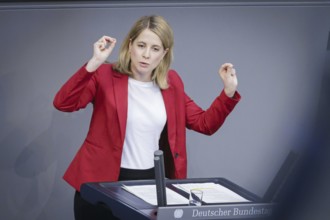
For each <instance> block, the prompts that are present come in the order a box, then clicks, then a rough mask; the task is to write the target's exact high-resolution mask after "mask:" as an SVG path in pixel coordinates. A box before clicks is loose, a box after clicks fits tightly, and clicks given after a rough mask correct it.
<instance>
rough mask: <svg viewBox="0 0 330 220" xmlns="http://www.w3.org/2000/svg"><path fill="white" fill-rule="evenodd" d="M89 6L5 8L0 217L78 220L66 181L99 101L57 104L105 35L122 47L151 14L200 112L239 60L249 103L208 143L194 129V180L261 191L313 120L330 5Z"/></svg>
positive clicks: (1, 14) (0, 18) (1, 22)
mask: <svg viewBox="0 0 330 220" xmlns="http://www.w3.org/2000/svg"><path fill="white" fill-rule="evenodd" d="M85 6H86V7H85ZM85 6H84V5H82V4H70V5H65V4H64V5H63V4H62V5H52V4H50V5H46V4H44V5H43V4H39V5H38V6H31V5H28V4H26V5H23V6H22V7H21V6H20V5H4V4H3V5H0V30H1V34H0V39H1V41H0V48H1V59H0V67H1V68H0V103H1V104H0V105H1V108H0V147H1V154H0V176H1V181H0V195H1V199H0V219H6V220H9V219H10V220H11V219H20V220H25V219H26V220H27V219H29V220H30V219H37V220H52V219H73V211H72V200H73V194H74V191H73V189H72V188H71V187H70V186H69V185H68V184H67V183H66V182H64V181H63V180H62V175H63V173H64V171H65V169H66V168H67V166H68V165H69V163H70V161H71V160H72V158H73V156H74V155H75V153H76V152H77V150H78V148H79V146H80V144H81V143H82V141H83V139H84V137H85V135H86V132H87V129H88V124H89V120H90V115H91V106H88V107H87V108H86V109H85V110H81V111H79V112H75V113H62V112H58V111H56V110H55V109H54V108H53V106H52V101H53V97H54V95H55V93H56V92H57V90H58V89H59V88H60V86H61V85H62V84H63V83H64V82H65V81H66V80H67V79H68V78H69V77H70V76H71V75H72V74H73V73H74V72H75V71H76V70H77V69H78V68H79V67H80V66H81V65H82V64H83V63H84V62H86V61H87V60H88V59H89V58H90V56H91V55H92V44H93V42H94V41H95V40H97V39H98V38H99V37H100V36H102V35H104V34H106V35H111V36H113V37H116V38H117V41H118V42H119V43H121V42H122V40H123V38H124V36H125V35H126V33H127V32H128V30H129V29H130V27H131V25H132V23H133V22H134V21H135V20H136V19H137V18H139V17H140V16H142V15H149V14H159V15H162V16H164V17H165V18H166V19H167V20H168V22H169V23H170V25H171V26H172V28H173V30H174V34H175V50H174V53H175V59H174V62H173V65H172V67H173V68H174V69H176V70H177V71H178V72H179V74H180V75H181V77H182V79H183V81H184V82H185V86H186V92H187V93H188V94H189V95H190V96H191V97H192V98H193V99H194V100H195V102H197V103H198V104H199V105H200V106H201V107H203V108H207V107H208V106H209V104H210V103H211V102H212V100H213V99H214V98H215V96H216V95H217V94H218V93H219V92H220V91H221V89H222V86H223V85H222V83H221V80H220V78H219V76H218V74H217V71H218V68H219V66H220V65H221V64H222V63H224V62H232V63H233V64H234V65H235V67H236V70H237V75H238V79H239V88H238V89H239V92H240V93H241V95H242V101H241V102H240V103H239V104H238V105H237V107H236V109H235V110H234V112H233V113H232V114H231V115H230V116H229V118H228V119H227V121H226V122H225V124H224V125H223V127H222V128H221V129H220V130H219V132H217V133H216V134H215V135H213V136H211V137H207V136H204V135H201V134H198V133H195V132H192V131H188V133H187V140H188V142H187V145H188V149H187V150H188V160H189V164H188V165H189V166H188V176H189V177H225V178H227V179H229V180H231V181H233V182H235V183H237V184H239V185H241V186H243V187H245V188H246V189H248V190H250V191H252V192H254V193H256V194H258V195H260V196H262V195H263V193H264V192H265V190H266V189H267V187H268V186H269V183H270V181H271V179H272V178H273V177H274V175H275V173H276V172H277V170H278V169H279V166H280V165H281V163H282V162H283V160H284V158H285V156H286V154H287V153H288V151H289V150H290V149H293V148H299V147H300V146H302V145H303V143H304V140H305V138H306V135H307V134H308V132H309V128H310V124H311V122H312V121H313V117H314V111H315V106H316V104H317V101H318V92H319V85H320V81H321V75H322V73H323V68H324V55H325V52H326V51H325V48H326V44H327V39H328V33H329V30H330V6H329V5H327V4H309V3H301V4H299V3H298V4H285V3H278V4H277V3H275V4H260V3H258V4H252V3H251V4H249V3H245V4H236V3H235V4H234V3H233V4H221V3H218V4H217V3H212V2H211V3H209V4H207V3H205V2H204V3H196V2H195V3H191V4H189V3H188V4H183V3H167V4H165V3H159V4H156V3H154V4H136V3H134V4H129V3H127V4H102V5H97V4H94V6H95V7H90V6H92V5H88V4H87V5H85ZM99 6H102V7H99ZM118 48H119V46H117V48H116V49H115V51H114V53H113V54H112V56H111V57H110V59H109V60H110V61H114V60H116V57H117V54H118Z"/></svg>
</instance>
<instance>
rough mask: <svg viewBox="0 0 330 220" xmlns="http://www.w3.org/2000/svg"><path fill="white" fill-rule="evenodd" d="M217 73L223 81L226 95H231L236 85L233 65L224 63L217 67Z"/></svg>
mask: <svg viewBox="0 0 330 220" xmlns="http://www.w3.org/2000/svg"><path fill="white" fill-rule="evenodd" d="M219 75H220V77H221V79H222V81H223V84H224V91H225V93H226V95H227V96H228V97H233V96H234V94H235V91H236V89H237V85H238V82H237V77H236V70H235V69H234V65H233V64H231V63H224V64H223V65H222V66H221V67H220V69H219Z"/></svg>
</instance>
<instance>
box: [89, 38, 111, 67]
mask: <svg viewBox="0 0 330 220" xmlns="http://www.w3.org/2000/svg"><path fill="white" fill-rule="evenodd" d="M115 45H116V39H115V38H112V37H109V36H103V37H101V38H100V39H99V40H98V41H96V42H95V43H94V46H93V57H92V58H91V59H90V60H89V61H88V63H87V65H86V70H87V71H88V72H94V71H95V70H96V69H97V68H99V66H100V65H101V64H102V63H104V62H105V61H106V59H107V58H108V57H109V56H110V54H111V52H112V50H113V48H114V47H115Z"/></svg>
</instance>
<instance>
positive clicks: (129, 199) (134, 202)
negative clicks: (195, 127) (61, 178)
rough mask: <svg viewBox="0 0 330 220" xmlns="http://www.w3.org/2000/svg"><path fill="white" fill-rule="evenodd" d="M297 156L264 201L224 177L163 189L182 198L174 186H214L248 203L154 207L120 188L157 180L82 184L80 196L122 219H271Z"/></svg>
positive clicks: (173, 182)
mask: <svg viewBox="0 0 330 220" xmlns="http://www.w3.org/2000/svg"><path fill="white" fill-rule="evenodd" d="M157 156H159V155H157ZM298 156H299V155H298V154H297V153H296V152H293V151H291V152H289V154H288V156H287V157H286V159H285V161H284V163H283V165H282V166H281V168H280V169H279V171H278V173H277V175H276V176H275V178H274V179H273V181H272V184H271V186H270V187H269V189H268V190H267V192H266V194H265V195H264V196H263V198H260V197H258V196H257V195H255V194H253V193H251V192H249V191H248V190H246V189H244V188H242V187H241V186H239V185H237V184H235V183H233V182H231V181H229V180H227V179H225V178H191V179H182V180H171V179H166V181H165V187H167V188H169V189H172V190H173V191H175V192H176V193H178V194H180V195H182V196H183V197H185V198H188V197H189V194H188V193H187V192H185V191H183V190H180V189H179V188H177V187H175V185H176V184H187V183H215V184H219V185H221V186H223V187H226V188H227V189H229V190H231V191H233V192H235V193H236V194H238V195H240V196H241V197H243V198H245V199H246V200H248V201H249V202H235V203H212V204H207V203H203V205H202V206H189V205H188V204H184V205H165V206H160V205H159V206H157V205H151V204H149V203H147V202H145V201H144V200H142V199H141V198H139V197H137V196H135V195H133V194H132V193H130V192H128V191H126V190H124V189H123V188H122V186H123V185H126V186H138V185H156V182H157V181H156V180H137V181H119V182H96V183H85V184H83V185H82V187H81V196H82V197H83V198H84V199H85V200H87V201H89V202H90V203H93V204H99V205H104V206H106V207H109V208H110V209H111V210H112V212H113V214H114V215H115V216H117V217H118V218H119V219H122V220H149V219H151V220H188V219H189V220H191V219H245V220H246V219H251V220H252V219H253V220H257V219H258V220H260V219H262V220H265V219H271V218H273V213H274V211H275V209H276V206H277V205H276V202H277V198H279V196H280V195H281V193H283V191H284V192H285V190H283V188H286V187H285V185H286V182H287V181H286V180H287V178H288V176H290V174H291V173H292V171H293V170H294V168H295V167H296V166H297V165H296V164H297V160H298V158H299V157H298Z"/></svg>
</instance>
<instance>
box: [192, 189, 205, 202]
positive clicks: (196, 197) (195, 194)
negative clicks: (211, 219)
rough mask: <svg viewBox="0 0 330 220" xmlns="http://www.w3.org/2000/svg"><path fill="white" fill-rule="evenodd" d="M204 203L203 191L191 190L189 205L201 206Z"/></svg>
mask: <svg viewBox="0 0 330 220" xmlns="http://www.w3.org/2000/svg"><path fill="white" fill-rule="evenodd" d="M202 201H203V191H202V190H199V189H191V190H190V194H189V205H191V206H201V205H202Z"/></svg>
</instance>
